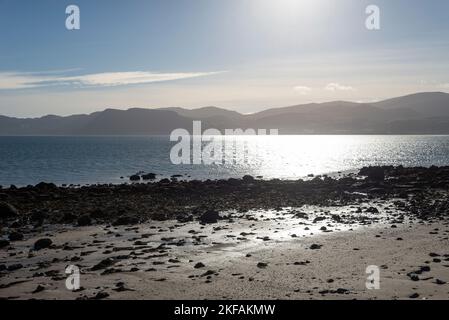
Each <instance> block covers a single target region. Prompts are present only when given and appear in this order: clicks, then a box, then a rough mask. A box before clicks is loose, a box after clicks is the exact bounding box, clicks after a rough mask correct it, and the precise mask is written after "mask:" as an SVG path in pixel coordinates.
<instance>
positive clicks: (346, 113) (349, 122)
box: [0, 92, 449, 135]
mask: <svg viewBox="0 0 449 320" xmlns="http://www.w3.org/2000/svg"><path fill="white" fill-rule="evenodd" d="M193 120H201V121H202V125H203V126H202V128H203V130H204V129H207V128H216V129H219V130H224V129H235V128H242V129H247V128H254V129H279V133H280V134H449V94H447V93H444V92H421V93H415V94H410V95H406V96H401V97H396V98H392V99H387V100H383V101H378V102H371V103H358V102H349V101H331V102H324V103H308V104H301V105H293V106H287V107H281V108H270V109H267V110H263V111H260V112H256V113H253V114H242V113H239V112H237V111H233V110H228V109H224V108H218V107H214V106H208V107H203V108H198V109H185V108H180V107H171V108H157V109H146V108H130V109H127V110H121V109H113V108H108V109H105V110H103V111H97V112H93V113H91V114H75V115H70V116H57V115H45V116H42V117H39V118H15V117H7V116H2V115H0V135H151V134H163V135H165V134H170V132H171V131H173V130H174V129H177V128H184V129H187V130H188V131H189V132H190V131H191V130H192V121H193Z"/></svg>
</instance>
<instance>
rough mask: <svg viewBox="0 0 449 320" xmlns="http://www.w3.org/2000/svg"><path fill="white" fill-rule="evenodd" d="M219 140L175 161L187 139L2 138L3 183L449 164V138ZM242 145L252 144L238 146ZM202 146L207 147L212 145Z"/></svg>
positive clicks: (279, 175)
mask: <svg viewBox="0 0 449 320" xmlns="http://www.w3.org/2000/svg"><path fill="white" fill-rule="evenodd" d="M186 138H187V137H186ZM189 138H190V144H184V145H188V147H187V148H184V149H182V152H178V153H177V154H178V155H180V154H181V153H182V154H184V155H186V154H187V155H189V156H190V159H193V155H194V154H195V152H197V151H198V150H197V151H195V149H194V147H193V140H194V138H195V137H189ZM214 139H215V140H214V141H215V143H217V144H216V145H218V146H221V147H217V149H216V150H221V151H220V152H218V151H217V152H216V153H210V154H211V155H213V156H215V157H214V158H213V159H214V162H213V163H211V164H210V163H205V161H204V159H201V161H200V162H199V163H198V161H197V163H195V164H194V163H193V160H192V161H190V163H188V161H184V163H182V164H176V162H177V161H173V148H177V147H178V149H179V146H180V145H179V142H178V141H170V137H169V136H2V137H0V185H1V186H2V187H9V186H10V185H15V186H27V185H35V184H37V183H39V182H42V181H44V182H52V183H55V184H57V185H91V184H120V183H129V177H130V176H131V175H133V174H135V173H140V172H147V173H150V172H151V173H156V174H157V178H158V179H161V178H170V177H171V176H173V175H180V176H181V177H180V179H198V180H206V179H211V180H214V179H227V178H241V177H243V176H244V175H251V176H254V177H259V178H261V179H285V180H288V179H290V180H291V179H303V178H305V177H307V176H309V175H312V174H313V175H323V174H336V173H342V172H350V171H356V170H358V169H360V168H362V167H364V166H373V165H403V166H425V167H429V166H432V165H436V166H444V165H449V136H429V135H425V136H424V135H423V136H418V135H417V136H413V135H404V136H396V135H341V136H340V135H297V136H294V135H279V136H269V135H267V136H232V137H231V136H227V137H224V136H220V137H214ZM185 141H188V140H185ZM226 143H228V145H227V144H226ZM238 143H243V144H244V146H245V149H241V148H240V149H239V148H237V147H235V148H232V145H233V144H234V146H237V145H238ZM200 145H202V150H203V151H202V152H204V150H205V147H206V146H207V143H205V142H203V143H202V144H200ZM210 145H211V144H210V143H209V146H210ZM214 146H215V145H214ZM225 146H231V147H229V148H227V147H225ZM189 147H190V148H189ZM220 148H221V149H220ZM242 150H244V151H242ZM178 151H179V150H178ZM183 152H186V153H183ZM242 152H243V153H242ZM196 154H198V153H196ZM220 154H221V158H222V161H220ZM171 155H172V156H171ZM206 155H207V154H206ZM184 159H186V158H184ZM178 162H179V161H178ZM186 162H187V163H186Z"/></svg>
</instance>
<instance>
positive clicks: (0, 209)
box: [0, 201, 19, 219]
mask: <svg viewBox="0 0 449 320" xmlns="http://www.w3.org/2000/svg"><path fill="white" fill-rule="evenodd" d="M18 215H19V212H18V211H17V209H16V208H14V207H13V206H12V205H10V204H9V203H6V202H3V201H0V219H7V218H13V217H17V216H18Z"/></svg>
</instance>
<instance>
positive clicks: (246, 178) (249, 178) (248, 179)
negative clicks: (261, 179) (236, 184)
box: [242, 175, 254, 182]
mask: <svg viewBox="0 0 449 320" xmlns="http://www.w3.org/2000/svg"><path fill="white" fill-rule="evenodd" d="M242 180H243V181H244V182H253V181H254V177H253V176H250V175H246V176H243V178H242Z"/></svg>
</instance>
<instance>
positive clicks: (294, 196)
mask: <svg viewBox="0 0 449 320" xmlns="http://www.w3.org/2000/svg"><path fill="white" fill-rule="evenodd" d="M448 189H449V167H430V168H421V167H420V168H404V167H402V166H399V167H366V168H362V169H361V170H360V172H359V173H358V174H357V175H356V174H350V175H347V176H342V177H339V178H331V177H328V176H316V177H313V178H311V179H309V180H306V181H304V180H294V181H292V180H288V181H284V180H269V181H266V180H260V179H255V178H253V177H251V176H245V177H243V179H227V180H206V181H197V180H191V181H178V180H177V179H172V180H168V179H163V180H160V181H158V182H148V183H133V184H122V185H92V186H83V187H77V188H74V187H57V186H56V185H54V184H52V183H44V182H42V183H39V184H37V185H36V186H28V187H23V188H16V187H14V186H11V187H10V188H6V189H0V221H1V224H2V226H7V225H10V226H12V227H13V228H19V229H20V227H21V226H23V225H27V224H31V225H42V224H44V223H52V224H55V223H61V224H74V225H79V226H86V225H91V224H100V223H112V224H114V225H130V224H136V223H140V222H145V221H147V220H157V221H164V220H170V219H175V220H178V221H180V222H186V221H192V220H196V219H201V217H203V216H205V214H206V215H207V214H210V215H213V213H214V212H221V211H225V210H237V211H240V212H245V211H247V210H251V209H277V208H283V207H301V206H303V205H321V206H324V205H346V204H351V203H360V202H361V201H363V199H369V198H381V199H391V198H397V199H398V200H400V199H402V200H407V201H406V203H405V202H398V203H400V204H401V205H407V206H408V207H409V210H408V213H409V214H413V215H415V216H419V217H421V218H426V217H435V216H440V215H445V214H447V212H448V210H449V204H448V202H447V190H448Z"/></svg>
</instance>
